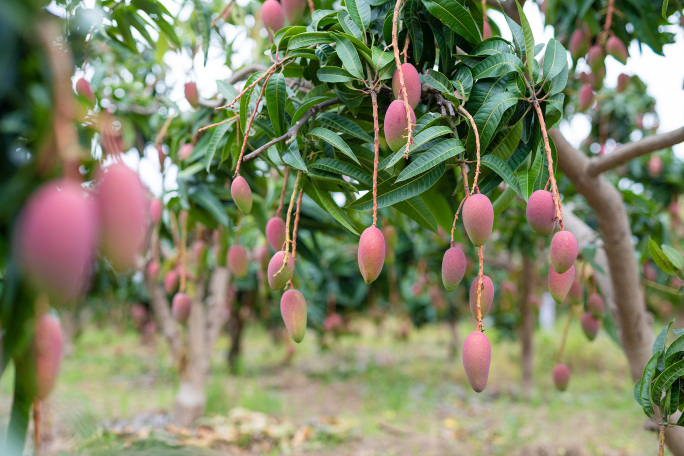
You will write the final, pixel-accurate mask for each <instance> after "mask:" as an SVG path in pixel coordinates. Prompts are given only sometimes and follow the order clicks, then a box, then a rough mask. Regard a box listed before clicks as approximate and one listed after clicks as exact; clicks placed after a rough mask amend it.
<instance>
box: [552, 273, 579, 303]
mask: <svg viewBox="0 0 684 456" xmlns="http://www.w3.org/2000/svg"><path fill="white" fill-rule="evenodd" d="M573 280H575V266H570V269H568V270H567V271H565V272H564V273H563V274H559V273H557V272H556V271H555V270H554V269H553V266H549V293H551V297H553V299H554V301H556V302H557V303H558V304H561V303H562V302H563V300H564V299H565V297H566V296H567V295H568V292H569V291H570V287H571V286H572V282H573Z"/></svg>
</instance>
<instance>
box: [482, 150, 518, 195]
mask: <svg viewBox="0 0 684 456" xmlns="http://www.w3.org/2000/svg"><path fill="white" fill-rule="evenodd" d="M480 164H482V165H484V166H486V167H487V168H489V169H491V170H492V171H494V172H495V173H496V174H498V175H499V176H501V178H502V179H503V180H504V182H506V183H507V184H508V186H509V188H512V189H513V190H515V192H516V193H517V194H518V196H520V197H521V198H523V199H524V198H525V197H524V196H523V193H522V190H521V189H520V185H519V184H518V181H517V180H516V178H515V174H514V173H513V170H511V168H509V166H508V165H507V164H506V163H505V162H504V161H503V160H501V159H500V158H499V157H496V156H494V155H485V156H484V157H482V158H481V159H480Z"/></svg>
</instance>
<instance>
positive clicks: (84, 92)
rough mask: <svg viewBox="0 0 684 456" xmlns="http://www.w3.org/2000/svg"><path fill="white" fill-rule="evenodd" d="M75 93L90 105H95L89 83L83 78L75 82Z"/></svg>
mask: <svg viewBox="0 0 684 456" xmlns="http://www.w3.org/2000/svg"><path fill="white" fill-rule="evenodd" d="M76 93H77V94H78V95H79V96H81V97H83V98H85V99H86V100H88V101H90V102H91V103H95V94H94V93H93V89H92V87H90V83H89V82H88V81H86V80H85V79H84V78H81V79H79V80H78V81H76Z"/></svg>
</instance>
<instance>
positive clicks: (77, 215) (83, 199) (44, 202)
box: [14, 180, 98, 301]
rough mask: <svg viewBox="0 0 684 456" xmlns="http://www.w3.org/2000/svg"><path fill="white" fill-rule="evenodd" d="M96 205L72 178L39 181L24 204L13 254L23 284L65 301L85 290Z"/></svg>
mask: <svg viewBox="0 0 684 456" xmlns="http://www.w3.org/2000/svg"><path fill="white" fill-rule="evenodd" d="M97 236H98V213H97V206H96V205H95V203H94V202H93V200H92V199H90V198H88V197H87V196H86V192H85V191H84V190H83V189H82V188H81V186H80V185H79V184H78V183H76V182H71V181H67V180H59V181H51V182H47V183H45V184H43V185H42V186H41V187H40V188H39V189H38V190H36V191H35V192H34V193H33V194H32V195H31V197H30V198H29V199H28V201H27V202H26V205H25V206H24V209H23V210H22V212H21V215H20V216H19V222H18V225H17V231H16V232H15V243H14V247H15V252H16V256H17V258H18V260H19V264H20V265H21V268H22V270H23V272H24V274H25V275H26V277H27V278H28V280H29V282H30V283H31V284H33V285H34V286H36V287H37V288H39V289H41V290H43V291H46V292H48V293H49V294H50V295H52V296H54V297H56V298H59V299H63V300H67V301H71V300H74V299H76V298H78V297H79V296H80V295H81V294H82V293H83V292H84V291H85V289H86V287H87V285H88V280H89V279H90V274H91V270H92V266H93V260H94V259H95V250H96V248H97Z"/></svg>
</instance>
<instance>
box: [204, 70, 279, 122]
mask: <svg viewBox="0 0 684 456" xmlns="http://www.w3.org/2000/svg"><path fill="white" fill-rule="evenodd" d="M280 64H281V62H275V63H274V64H273V65H271V66H270V67H269V68H268V70H266V71H265V72H264V74H262V75H261V76H259V77H258V78H257V79H256V80H255V81H254V82H252V83H251V84H250V85H249V86H247V87H246V88H244V89H242V92H240V93H239V94H238V96H237V97H235V99H233V101H231V102H230V103H228V104H227V105H223V106H218V107H216V108H214V109H216V110H217V111H218V110H220V109H229V108H232V107H233V106H234V105H235V103H237V102H238V100H239V99H240V98H242V96H243V95H244V94H246V93H247V92H249V91H250V90H252V89H253V88H254V87H256V85H257V84H259V83H260V82H261V81H263V79H264V78H267V77H270V76H271V75H272V74H273V73H275V70H276V67H277V66H278V65H280ZM264 85H265V84H264Z"/></svg>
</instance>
